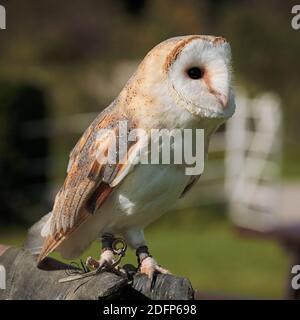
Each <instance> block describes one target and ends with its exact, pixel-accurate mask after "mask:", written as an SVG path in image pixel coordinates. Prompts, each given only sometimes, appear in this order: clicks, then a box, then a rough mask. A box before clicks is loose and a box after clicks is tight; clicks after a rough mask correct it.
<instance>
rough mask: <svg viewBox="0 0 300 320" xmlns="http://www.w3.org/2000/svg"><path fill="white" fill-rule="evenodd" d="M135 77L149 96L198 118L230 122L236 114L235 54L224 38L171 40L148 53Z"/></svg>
mask: <svg viewBox="0 0 300 320" xmlns="http://www.w3.org/2000/svg"><path fill="white" fill-rule="evenodd" d="M134 78H135V80H137V81H139V83H141V84H142V86H143V90H144V91H145V92H147V94H149V93H150V95H152V96H153V97H160V98H161V97H164V98H165V100H166V101H167V100H168V101H167V103H170V101H173V102H175V104H176V105H178V106H180V107H183V108H185V109H186V110H188V111H189V112H190V113H192V114H193V115H195V116H199V117H201V118H223V119H226V118H229V117H230V116H232V114H233V113H234V110H235V102H234V93H233V88H232V71H231V51H230V45H229V43H228V42H227V41H226V40H225V39H224V38H222V37H213V36H200V35H194V36H184V37H176V38H171V39H168V40H166V41H164V42H162V43H160V44H159V45H157V46H156V47H154V48H153V49H152V50H151V51H150V52H149V53H148V54H147V56H146V57H145V59H144V60H143V62H142V63H141V65H140V66H139V68H138V70H137V72H136V75H135V76H134Z"/></svg>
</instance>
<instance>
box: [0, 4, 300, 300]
mask: <svg viewBox="0 0 300 320" xmlns="http://www.w3.org/2000/svg"><path fill="white" fill-rule="evenodd" d="M295 3H296V2H295ZM1 5H4V6H5V8H6V11H7V30H1V31H0V39H1V40H0V52H1V54H0V141H1V144H0V177H1V181H0V200H1V203H2V205H1V211H0V243H7V244H13V245H21V243H22V241H23V240H24V237H25V233H26V228H27V227H28V226H29V225H30V224H32V223H33V222H34V221H36V220H37V219H38V218H39V217H41V216H42V215H43V214H45V213H47V212H48V211H50V210H51V206H52V204H53V199H54V196H55V193H56V192H57V190H58V188H59V185H61V184H62V182H63V179H64V176H65V169H66V166H67V162H68V153H69V151H70V150H71V148H72V146H73V145H74V143H75V142H76V140H77V139H78V138H79V136H80V134H81V133H82V132H83V130H84V129H85V127H86V126H87V124H88V123H89V121H90V120H92V118H93V117H94V115H95V114H96V113H98V112H100V111H101V110H102V109H103V108H105V107H106V106H107V105H108V104H109V103H110V102H111V101H112V99H113V98H114V97H116V96H117V94H118V93H119V91H120V89H121V88H122V87H123V85H124V84H125V82H126V80H127V79H128V77H129V75H130V74H131V73H132V72H133V71H134V69H135V67H136V65H137V64H138V63H139V62H140V61H141V59H142V58H143V57H144V56H145V54H146V53H147V52H148V51H149V50H150V48H152V47H153V46H155V45H156V44H157V43H159V42H161V41H163V40H165V39H167V38H169V37H173V36H178V35H187V34H214V35H222V36H225V37H226V38H227V40H228V41H230V43H231V46H232V53H233V62H234V70H235V83H236V86H237V87H243V88H245V89H246V90H247V92H248V94H249V95H250V97H253V96H255V95H257V94H259V93H261V92H265V91H273V92H275V93H276V94H278V95H279V96H280V98H281V101H282V107H283V110H282V111H283V117H284V122H283V126H284V132H283V162H282V181H283V183H285V182H289V181H291V180H293V182H295V183H296V184H297V183H298V181H299V179H300V168H299V164H298V163H299V160H300V150H299V140H300V126H299V119H300V108H299V101H300V90H299V71H300V69H299V57H300V31H296V30H293V29H292V27H291V18H292V15H291V8H292V6H293V1H284V0H281V1H280V0H275V1H267V0H252V1H237V0H214V1H213V0H211V1H208V0H206V1H196V0H187V1H179V0H165V1H158V0H153V1H149V0H111V1H104V0H102V1H99V0H97V1H96V0H87V1H64V2H62V1H56V0H51V1H50V0H42V1H39V2H37V1H33V0H28V1H26V2H25V1H23V2H20V1H17V0H9V1H4V0H2V1H1ZM78 114H85V115H86V118H84V121H83V118H82V117H78V116H77V115H78ZM200 198H201V195H200V196H199V204H198V205H197V206H196V207H195V208H190V209H180V210H179V209H178V210H174V211H172V212H169V213H168V214H166V216H164V217H163V218H162V219H161V220H160V221H159V222H157V223H156V224H155V225H153V226H151V227H150V228H149V229H148V230H147V231H146V238H147V239H148V241H149V245H150V248H151V251H152V253H153V255H154V256H155V257H156V258H157V260H158V261H159V262H160V263H161V264H162V265H164V266H166V267H167V268H169V269H170V270H171V271H172V272H173V273H175V274H178V275H184V276H186V277H189V278H190V279H191V281H192V283H193V285H194V287H195V288H198V289H199V290H201V291H205V292H211V293H215V292H217V293H222V294H223V293H224V294H229V295H238V296H239V295H241V296H245V297H270V298H278V297H281V296H282V295H283V292H284V289H285V283H284V281H285V280H286V279H285V278H286V277H287V272H288V256H287V254H286V252H285V251H284V250H283V249H282V247H281V246H280V245H279V244H278V243H276V242H270V241H267V240H261V239H259V238H253V237H251V238H248V237H242V236H240V235H237V234H236V233H235V232H234V228H233V226H232V223H231V222H230V220H229V219H228V216H227V208H226V205H225V204H221V205H204V204H202V203H201V200H200ZM98 250H99V249H98V245H97V244H94V245H93V247H92V248H91V249H90V251H89V252H87V253H86V254H85V256H87V255H88V254H91V253H92V254H93V255H94V256H97V255H98ZM128 259H130V261H132V262H133V261H134V260H133V259H134V256H133V255H132V254H129V257H128Z"/></svg>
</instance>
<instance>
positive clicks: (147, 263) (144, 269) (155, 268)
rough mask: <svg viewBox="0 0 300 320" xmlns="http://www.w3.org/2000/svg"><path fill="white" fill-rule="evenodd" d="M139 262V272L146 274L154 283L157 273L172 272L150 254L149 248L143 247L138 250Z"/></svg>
mask: <svg viewBox="0 0 300 320" xmlns="http://www.w3.org/2000/svg"><path fill="white" fill-rule="evenodd" d="M136 255H137V257H138V262H139V272H140V273H144V274H146V275H147V276H148V278H149V279H150V280H151V281H152V280H153V277H154V275H155V274H156V273H162V274H170V271H169V270H167V269H164V268H162V267H161V266H160V265H159V264H158V263H157V262H156V261H155V260H154V259H153V258H152V257H151V256H150V254H149V251H148V247H147V246H141V247H139V248H138V249H137V250H136Z"/></svg>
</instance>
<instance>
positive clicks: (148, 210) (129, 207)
mask: <svg viewBox="0 0 300 320" xmlns="http://www.w3.org/2000/svg"><path fill="white" fill-rule="evenodd" d="M189 179H190V176H188V175H186V174H185V169H184V167H183V166H178V165H170V164H169V165H162V164H157V165H153V164H152V165H145V164H139V165H137V166H136V168H135V169H134V170H133V171H132V172H131V173H130V174H129V175H128V176H127V177H126V179H124V181H122V183H121V184H120V186H118V188H116V190H115V191H114V192H113V194H112V195H111V198H110V199H109V200H108V201H107V203H105V204H104V206H103V207H102V209H101V211H103V213H104V212H107V210H109V211H110V214H111V217H112V219H110V220H111V224H116V226H114V227H112V226H111V227H112V228H113V229H114V228H119V229H122V228H131V227H135V226H136V227H145V226H147V225H148V224H150V223H151V222H153V221H154V220H156V219H157V218H158V217H159V216H161V215H162V214H163V213H164V212H165V211H166V210H168V209H169V208H170V207H171V206H172V205H173V204H174V203H175V201H176V200H177V199H178V198H179V197H180V195H181V194H182V192H183V190H184V188H185V187H186V185H187V183H188V181H189Z"/></svg>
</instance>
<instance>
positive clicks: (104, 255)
mask: <svg viewBox="0 0 300 320" xmlns="http://www.w3.org/2000/svg"><path fill="white" fill-rule="evenodd" d="M114 240H115V237H114V236H113V235H112V234H110V233H104V234H103V235H102V237H101V243H102V252H101V255H100V259H99V260H98V261H97V260H95V259H94V258H92V257H88V258H87V260H86V265H87V266H90V267H93V268H94V269H98V270H99V271H100V270H102V269H106V268H107V269H110V268H111V267H112V265H113V263H114V260H113V258H114V253H113V248H112V244H113V242H114Z"/></svg>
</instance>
